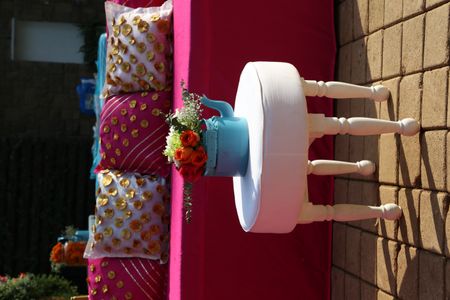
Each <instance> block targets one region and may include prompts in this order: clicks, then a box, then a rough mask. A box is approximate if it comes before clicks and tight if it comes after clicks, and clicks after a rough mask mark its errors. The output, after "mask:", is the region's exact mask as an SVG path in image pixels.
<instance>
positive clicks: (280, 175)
mask: <svg viewBox="0 0 450 300" xmlns="http://www.w3.org/2000/svg"><path fill="white" fill-rule="evenodd" d="M307 115H308V112H307V108H306V99H305V96H304V93H303V89H302V85H301V80H300V75H299V73H298V71H297V69H296V68H295V67H294V66H292V65H291V64H287V63H277V62H253V63H248V64H247V65H246V66H245V68H244V69H243V71H242V73H241V77H240V81H239V87H238V92H237V96H236V103H235V116H237V117H245V118H246V119H247V121H248V127H249V148H250V150H249V151H250V153H249V161H248V168H247V173H246V175H245V176H243V177H234V178H233V184H234V196H235V204H236V209H237V213H238V216H239V222H240V224H241V226H242V228H243V229H244V230H245V231H251V232H267V233H286V232H290V231H292V230H293V229H294V227H295V225H296V224H297V219H298V216H299V213H300V210H301V204H302V202H303V200H304V196H305V193H306V183H307V181H306V176H307V175H306V174H307V162H308V118H307Z"/></svg>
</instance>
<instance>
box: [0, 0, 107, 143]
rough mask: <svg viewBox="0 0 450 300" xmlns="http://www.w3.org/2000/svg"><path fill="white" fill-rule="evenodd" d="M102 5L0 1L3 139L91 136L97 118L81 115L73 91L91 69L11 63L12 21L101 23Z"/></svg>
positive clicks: (77, 0)
mask: <svg viewBox="0 0 450 300" xmlns="http://www.w3.org/2000/svg"><path fill="white" fill-rule="evenodd" d="M103 3H104V2H103V1H101V0H95V1H87V0H33V1H31V0H24V1H17V0H16V1H14V0H2V1H0V74H1V75H0V78H1V80H0V106H1V107H2V109H0V136H40V137H48V136H90V135H91V132H92V130H91V128H92V125H93V118H92V117H87V116H84V115H81V114H80V112H79V109H78V106H79V104H78V97H77V94H76V92H75V87H76V85H77V84H78V83H79V79H80V77H81V76H92V72H93V71H94V70H93V69H92V66H89V65H87V64H83V65H79V64H59V63H40V62H25V61H22V62H20V61H11V59H10V47H11V45H10V44H11V18H13V17H14V18H16V19H17V20H23V21H46V22H68V23H76V24H91V23H93V22H100V23H101V22H103V20H104V19H105V17H104V9H103ZM55 46H57V41H55Z"/></svg>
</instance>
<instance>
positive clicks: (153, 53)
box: [103, 0, 172, 97]
mask: <svg viewBox="0 0 450 300" xmlns="http://www.w3.org/2000/svg"><path fill="white" fill-rule="evenodd" d="M105 11H106V25H107V28H108V39H107V56H106V80H105V85H104V91H103V95H104V96H105V97H108V96H110V95H117V94H122V93H130V92H137V91H148V90H156V91H162V90H166V91H168V90H171V88H172V42H171V31H172V30H171V28H172V2H171V1H170V0H168V1H166V2H165V3H164V4H163V5H161V6H158V7H146V8H135V9H133V8H130V7H126V6H122V5H119V4H116V3H113V2H105Z"/></svg>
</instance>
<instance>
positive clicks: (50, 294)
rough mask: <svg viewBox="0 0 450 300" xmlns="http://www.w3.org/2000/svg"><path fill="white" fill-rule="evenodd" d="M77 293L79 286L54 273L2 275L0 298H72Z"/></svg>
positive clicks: (25, 299) (24, 299) (22, 299)
mask: <svg viewBox="0 0 450 300" xmlns="http://www.w3.org/2000/svg"><path fill="white" fill-rule="evenodd" d="M76 294H77V288H76V287H75V286H73V285H72V284H71V283H70V281H68V280H66V279H64V278H62V277H60V276H57V275H54V274H52V275H47V274H39V275H34V274H31V273H20V274H19V276H17V277H15V278H13V277H10V276H0V299H17V300H29V299H42V300H43V299H70V297H72V296H75V295H76Z"/></svg>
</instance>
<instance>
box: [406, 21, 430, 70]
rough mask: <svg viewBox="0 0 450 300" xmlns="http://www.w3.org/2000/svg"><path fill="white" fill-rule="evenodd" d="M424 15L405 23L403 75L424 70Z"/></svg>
mask: <svg viewBox="0 0 450 300" xmlns="http://www.w3.org/2000/svg"><path fill="white" fill-rule="evenodd" d="M424 20H425V16H424V15H419V16H417V17H415V18H412V19H410V20H407V21H405V22H404V23H403V36H402V73H404V74H408V73H411V72H415V71H419V70H420V69H422V63H423V32H424Z"/></svg>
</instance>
